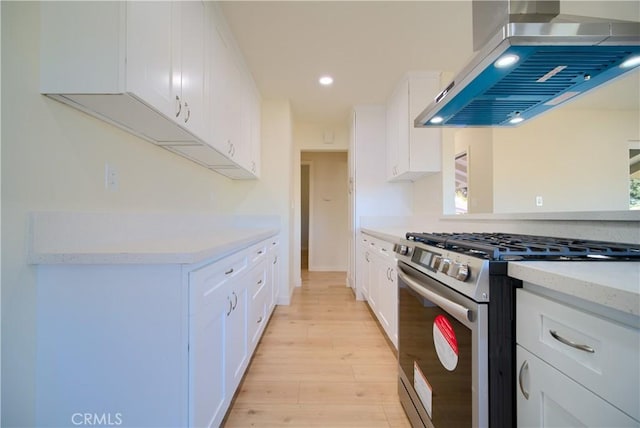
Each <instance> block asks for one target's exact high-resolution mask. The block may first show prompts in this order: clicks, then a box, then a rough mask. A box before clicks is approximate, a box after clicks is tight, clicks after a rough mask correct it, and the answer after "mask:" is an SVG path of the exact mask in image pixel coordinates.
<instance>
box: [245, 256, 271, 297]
mask: <svg viewBox="0 0 640 428" xmlns="http://www.w3.org/2000/svg"><path fill="white" fill-rule="evenodd" d="M248 281H249V282H248V283H247V284H248V286H249V294H250V296H251V299H252V300H255V299H257V298H258V296H260V295H262V294H265V292H266V291H265V290H266V288H267V263H266V260H263V261H261V262H260V263H259V264H258V265H257V266H255V267H254V268H253V269H251V271H250V272H249V275H248Z"/></svg>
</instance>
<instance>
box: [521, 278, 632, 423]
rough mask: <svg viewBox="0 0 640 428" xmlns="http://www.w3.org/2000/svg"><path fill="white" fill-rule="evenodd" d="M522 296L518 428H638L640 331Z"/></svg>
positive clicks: (552, 301) (560, 304) (524, 291)
mask: <svg viewBox="0 0 640 428" xmlns="http://www.w3.org/2000/svg"><path fill="white" fill-rule="evenodd" d="M525 287H527V284H526V283H525ZM516 296H517V297H516V314H517V316H516V336H517V366H516V367H517V370H518V373H516V379H517V382H518V385H517V414H518V426H520V427H587V426H589V427H640V417H639V415H640V406H639V404H640V382H639V380H640V364H638V351H639V350H640V331H639V330H638V329H637V327H632V326H629V325H626V324H622V323H619V322H617V321H614V320H612V319H609V318H607V317H605V316H604V315H602V314H596V313H593V312H590V311H587V310H583V309H582V308H579V307H576V306H573V305H570V304H567V303H564V302H563V301H559V300H556V299H555V298H551V297H548V296H543V295H539V294H537V293H535V292H532V291H530V290H527V289H518V290H517V293H516ZM571 301H572V302H575V299H573V300H571Z"/></svg>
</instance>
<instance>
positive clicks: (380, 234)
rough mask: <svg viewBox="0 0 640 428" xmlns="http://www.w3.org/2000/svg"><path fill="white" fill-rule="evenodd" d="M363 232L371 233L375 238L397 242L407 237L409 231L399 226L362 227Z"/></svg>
mask: <svg viewBox="0 0 640 428" xmlns="http://www.w3.org/2000/svg"><path fill="white" fill-rule="evenodd" d="M360 230H361V231H362V233H366V234H367V235H371V236H373V237H374V238H378V239H382V240H383V241H387V242H392V243H394V244H395V243H397V242H398V241H400V240H402V239H405V234H406V233H407V230H406V229H399V228H389V227H388V228H375V229H369V228H365V227H363V228H361V229H360Z"/></svg>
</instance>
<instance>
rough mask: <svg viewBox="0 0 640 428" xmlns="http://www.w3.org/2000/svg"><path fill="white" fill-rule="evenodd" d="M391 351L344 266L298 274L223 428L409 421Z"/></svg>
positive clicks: (400, 427)
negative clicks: (298, 284)
mask: <svg viewBox="0 0 640 428" xmlns="http://www.w3.org/2000/svg"><path fill="white" fill-rule="evenodd" d="M397 388H398V387H397V360H396V351H395V349H394V348H393V346H391V345H390V343H389V341H388V340H387V339H386V338H385V336H384V335H383V333H382V330H381V328H380V326H379V325H378V324H377V321H376V319H375V318H374V316H373V315H372V313H371V311H370V310H369V308H368V306H367V303H366V302H359V301H356V300H355V297H354V295H353V292H352V291H351V290H350V289H349V288H347V287H346V286H345V273H344V272H306V271H304V272H303V280H302V287H299V288H296V289H295V290H294V293H293V296H292V303H291V305H290V306H278V307H277V308H276V309H275V311H274V313H273V315H272V317H271V320H270V321H269V324H268V326H267V329H266V331H265V333H264V335H263V337H262V339H261V341H260V344H259V345H258V348H257V349H256V351H255V353H254V356H253V359H252V361H251V364H250V366H249V368H248V370H247V373H246V375H245V378H244V380H243V382H242V384H241V386H240V388H239V391H238V393H237V395H236V398H235V400H234V402H233V404H232V407H231V409H230V410H229V412H228V414H227V418H226V420H225V422H224V426H225V427H229V428H236V427H282V426H287V427H324V428H332V427H336V428H339V427H350V428H351V427H355V428H358V427H372V428H375V427H386V428H389V427H398V428H404V427H409V426H410V424H409V421H408V420H407V418H406V415H405V414H404V411H403V409H402V406H401V405H400V403H399V401H398V392H397Z"/></svg>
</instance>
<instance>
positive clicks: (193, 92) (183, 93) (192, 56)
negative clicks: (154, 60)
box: [172, 1, 209, 138]
mask: <svg viewBox="0 0 640 428" xmlns="http://www.w3.org/2000/svg"><path fill="white" fill-rule="evenodd" d="M172 4H174V5H175V6H174V7H175V8H176V9H179V10H180V11H179V14H180V21H179V24H180V27H179V28H180V31H179V37H175V36H174V40H176V41H179V43H176V42H174V43H175V44H178V45H179V48H177V49H179V50H180V68H179V71H180V75H179V77H178V73H177V71H178V68H177V67H176V71H175V72H174V80H176V81H178V80H179V82H180V93H179V95H178V90H177V85H176V88H174V91H175V92H176V97H177V98H179V99H180V100H179V104H178V111H177V112H176V119H177V120H178V121H179V122H182V123H183V126H185V127H187V128H188V129H190V130H192V131H193V133H195V134H196V135H201V136H202V137H203V138H206V125H205V123H206V118H207V117H208V114H209V112H208V111H206V110H205V108H206V107H205V81H204V78H205V66H206V61H205V59H206V52H205V40H206V39H205V34H206V32H205V22H206V21H205V18H206V15H205V10H204V4H203V3H202V1H185V2H176V3H172Z"/></svg>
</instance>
